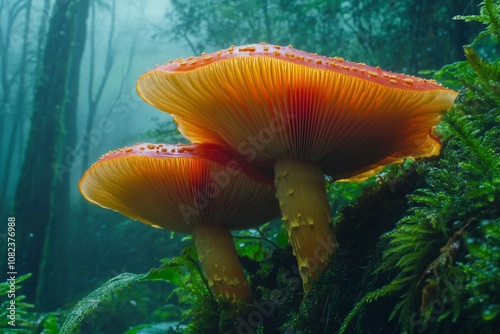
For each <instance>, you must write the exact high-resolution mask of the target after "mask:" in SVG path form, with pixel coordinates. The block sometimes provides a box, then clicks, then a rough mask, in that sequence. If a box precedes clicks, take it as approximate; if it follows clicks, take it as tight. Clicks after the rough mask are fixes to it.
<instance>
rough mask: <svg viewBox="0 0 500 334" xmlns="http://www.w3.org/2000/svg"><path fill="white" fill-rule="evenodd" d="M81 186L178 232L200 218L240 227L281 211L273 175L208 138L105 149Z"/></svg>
mask: <svg viewBox="0 0 500 334" xmlns="http://www.w3.org/2000/svg"><path fill="white" fill-rule="evenodd" d="M79 188H80V191H81V193H82V194H83V196H84V197H85V199H87V200H88V201H89V202H92V203H95V204H97V205H100V206H102V207H105V208H109V209H112V210H115V211H118V212H120V213H122V214H124V215H126V216H128V217H130V218H132V219H136V220H139V221H141V222H143V223H146V224H150V225H153V226H155V227H161V228H165V229H168V230H171V231H175V232H179V233H191V230H192V228H193V226H194V224H200V223H201V224H220V225H226V226H228V227H229V229H232V230H236V229H244V228H248V227H252V226H258V225H260V224H262V223H264V222H266V221H268V220H270V219H273V218H275V217H277V216H278V215H279V207H278V204H277V200H276V198H275V195H276V190H275V189H274V185H273V180H272V178H271V177H270V176H268V175H266V174H264V173H262V172H260V171H258V170H256V169H254V168H253V167H251V166H249V165H248V163H246V162H245V161H244V160H243V159H241V158H239V157H235V156H233V155H231V154H229V153H228V152H227V151H226V150H224V149H223V148H222V147H220V146H218V145H215V144H209V143H208V144H190V145H167V144H150V143H141V144H136V145H133V146H130V147H125V148H122V149H119V150H116V151H112V152H109V153H107V154H106V155H104V156H103V157H101V158H100V159H99V160H98V161H97V162H96V163H95V164H94V165H92V167H90V168H89V170H87V172H86V173H85V174H84V175H83V177H82V179H81V180H80V183H79Z"/></svg>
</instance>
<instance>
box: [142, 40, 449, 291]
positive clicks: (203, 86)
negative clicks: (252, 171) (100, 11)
mask: <svg viewBox="0 0 500 334" xmlns="http://www.w3.org/2000/svg"><path fill="white" fill-rule="evenodd" d="M137 91H138V93H139V94H140V95H141V96H142V98H143V99H144V100H145V101H146V102H148V103H150V104H151V105H153V106H155V107H157V108H159V109H161V110H163V111H166V112H168V113H170V114H172V115H173V117H174V119H175V120H176V122H177V123H178V125H179V130H180V132H181V133H182V134H183V135H185V136H186V137H187V138H188V139H190V140H191V141H193V142H211V143H217V144H220V145H225V146H227V147H229V148H230V149H232V150H233V151H235V152H237V153H239V154H240V155H242V156H244V157H245V158H246V160H247V161H249V162H251V163H252V164H254V165H255V166H258V167H260V168H274V172H275V185H276V188H277V197H278V199H279V204H280V207H281V212H282V220H283V222H284V224H285V225H286V228H287V232H288V236H289V239H290V242H291V244H292V247H293V250H294V254H295V256H296V258H297V262H298V265H299V269H300V271H301V276H302V279H303V283H304V288H305V290H308V289H309V287H310V282H311V281H312V280H314V279H315V278H316V277H317V275H318V273H319V271H320V270H322V269H323V268H324V266H325V265H326V263H327V261H328V257H329V256H330V255H331V254H333V253H334V250H335V247H336V246H335V244H336V242H335V235H334V231H333V229H332V226H331V214H330V207H329V205H328V201H327V196H326V191H325V183H324V174H328V175H330V176H331V177H332V178H333V179H335V180H345V179H351V180H355V181H359V180H363V179H366V178H367V177H369V176H371V175H374V174H375V173H377V172H378V171H380V170H381V169H382V168H383V167H384V166H386V165H388V164H391V163H395V162H401V161H403V160H404V159H405V158H406V157H414V158H417V157H428V156H432V155H435V154H438V152H439V150H440V143H439V141H437V140H436V139H435V137H434V136H433V135H432V131H433V128H434V126H435V125H436V124H437V123H438V122H439V120H440V114H441V112H442V111H445V110H448V109H450V108H451V106H452V105H453V102H454V100H455V97H456V95H457V93H456V92H455V91H452V90H449V89H446V88H444V87H442V86H440V85H439V84H437V83H436V82H435V81H433V80H426V79H421V78H416V77H413V76H408V75H404V74H396V73H392V72H389V71H384V70H382V69H380V68H379V67H370V66H367V65H366V64H362V63H353V62H349V61H345V60H344V59H342V58H339V57H324V56H318V55H317V54H311V53H307V52H304V51H300V50H296V49H293V48H292V47H291V46H288V47H283V46H277V45H270V44H266V43H261V44H252V45H246V46H240V47H235V46H232V47H230V48H228V49H226V50H221V51H218V52H214V53H211V54H202V55H201V56H199V57H190V58H187V59H177V60H175V61H171V62H170V63H165V64H164V65H162V66H157V67H156V68H155V69H152V70H150V71H149V72H147V73H145V74H143V75H142V76H141V77H140V78H139V80H138V82H137Z"/></svg>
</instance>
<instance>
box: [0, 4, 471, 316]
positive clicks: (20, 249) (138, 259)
mask: <svg viewBox="0 0 500 334" xmlns="http://www.w3.org/2000/svg"><path fill="white" fill-rule="evenodd" d="M478 4H479V1H477V0H476V1H471V0H443V1H435V0H421V1H408V0H407V1H397V0H383V1H382V0H353V1H343V0H330V1H327V0H290V1H285V0H251V1H222V0H203V1H202V0H200V1H190V0H171V1H166V0H165V1H161V0H144V1H132V0H120V1H117V0H107V1H104V0H57V1H51V0H0V86H1V90H0V147H1V149H0V185H1V187H0V189H1V191H0V197H1V200H0V212H1V220H2V223H1V224H2V226H1V228H0V233H3V234H2V238H0V249H1V251H0V255H1V259H0V264H1V268H3V269H2V270H1V272H2V275H4V273H5V272H6V269H5V268H6V264H5V262H6V258H7V256H6V249H7V246H6V244H5V242H6V240H5V239H6V238H5V237H4V236H5V233H6V229H7V217H9V216H14V217H15V218H16V223H17V225H16V232H17V233H16V243H17V244H16V247H17V257H16V262H17V263H16V265H17V270H18V272H19V274H24V273H28V272H29V273H33V276H32V277H31V278H29V279H28V280H27V281H25V282H24V283H23V294H25V295H26V296H27V299H28V300H29V301H31V302H33V303H35V305H36V307H37V309H38V310H40V311H49V310H55V309H57V308H65V307H71V305H72V304H74V303H75V301H77V300H78V299H80V298H81V297H82V296H84V295H86V294H87V293H88V292H89V291H91V290H93V289H95V288H96V287H97V286H99V284H100V283H102V282H103V281H105V280H107V279H109V278H111V277H113V276H116V275H118V274H119V273H122V272H135V273H141V272H145V271H147V270H149V269H150V268H151V267H154V266H157V265H158V264H159V262H160V259H162V258H165V257H169V256H174V255H176V254H178V253H179V252H180V250H181V248H182V245H183V241H181V238H182V236H180V235H174V236H171V234H170V233H169V232H165V231H162V230H155V229H152V228H150V227H148V226H145V225H143V224H140V223H137V222H134V221H130V220H128V219H126V217H124V216H122V215H119V214H117V213H114V212H111V211H109V210H104V209H101V208H98V207H96V206H93V205H91V204H89V203H87V202H86V201H85V200H84V199H83V198H82V197H81V195H80V194H79V192H78V188H77V184H78V180H79V178H80V177H81V175H82V174H83V173H84V171H85V170H86V169H87V168H88V167H89V166H90V165H91V164H92V163H93V162H94V161H95V160H97V159H98V157H99V156H101V155H102V154H104V153H106V152H107V151H109V150H112V149H116V148H119V147H123V146H126V145H131V144H134V143H136V142H140V141H152V142H160V141H162V142H170V143H177V142H179V141H182V138H181V137H180V136H179V135H178V133H177V132H176V131H175V125H174V124H173V123H172V121H171V118H170V117H169V116H168V115H167V114H166V113H162V112H160V111H157V110H154V109H153V108H152V107H150V106H149V105H147V104H146V103H144V102H142V100H141V99H140V97H139V96H138V95H137V94H136V92H135V82H136V79H137V77H138V76H139V75H140V74H142V73H144V72H145V71H147V70H148V69H149V68H152V67H154V66H155V64H161V63H163V62H165V61H169V60H170V59H176V58H179V57H188V56H191V55H199V54H201V52H203V51H205V52H213V51H216V50H219V49H222V48H226V47H228V46H230V45H241V44H246V43H256V42H260V41H266V42H269V43H274V44H280V45H288V44H292V45H293V46H294V47H295V48H298V49H303V50H306V51H309V52H317V53H319V54H323V55H327V56H341V57H344V58H346V59H349V60H352V61H357V62H364V63H367V64H369V65H374V66H376V65H378V66H380V67H382V68H383V69H386V70H392V71H395V72H403V73H406V74H411V75H419V76H427V77H429V76H430V75H432V70H436V69H439V68H441V67H442V66H443V65H445V64H449V63H452V62H455V61H459V60H463V59H464V56H463V49H462V46H463V45H465V44H467V43H469V42H470V41H471V40H472V39H473V37H474V36H475V35H476V34H477V32H478V31H479V29H480V27H479V25H478V24H471V23H464V22H461V21H452V18H453V17H454V16H455V15H471V14H477V11H478V9H477V6H478ZM334 209H335V208H334ZM3 280H4V279H3V277H2V281H3ZM151 289H154V287H151ZM167 295H168V293H165V292H163V293H161V294H160V297H161V299H162V300H164V299H165V297H166V296H167ZM137 298H140V297H137Z"/></svg>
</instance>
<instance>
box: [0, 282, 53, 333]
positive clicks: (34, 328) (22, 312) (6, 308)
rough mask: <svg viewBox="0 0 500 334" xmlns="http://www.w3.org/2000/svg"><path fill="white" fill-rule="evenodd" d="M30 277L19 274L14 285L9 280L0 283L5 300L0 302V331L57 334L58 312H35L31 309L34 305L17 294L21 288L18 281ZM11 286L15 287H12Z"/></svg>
mask: <svg viewBox="0 0 500 334" xmlns="http://www.w3.org/2000/svg"><path fill="white" fill-rule="evenodd" d="M30 277H31V274H25V275H22V276H19V277H17V278H16V279H15V284H14V285H12V284H11V282H10V281H7V282H2V283H0V296H2V297H5V301H3V302H2V303H1V304H0V307H1V309H2V311H1V312H0V331H1V332H2V333H5V334H10V333H26V334H28V333H29V334H35V333H44V334H58V333H59V330H60V324H59V314H57V313H43V314H38V313H35V312H34V311H33V310H32V309H34V307H35V306H34V305H33V304H30V303H27V302H25V301H24V300H25V299H26V297H25V296H24V295H22V294H19V292H20V291H19V290H20V289H21V288H22V285H21V284H20V283H22V282H24V281H25V280H27V279H28V278H30ZM13 286H14V287H15V289H12V287H13ZM14 295H15V296H14ZM13 307H15V308H13ZM12 309H15V314H13V313H11V310H12ZM12 317H15V318H14V319H13V318H12Z"/></svg>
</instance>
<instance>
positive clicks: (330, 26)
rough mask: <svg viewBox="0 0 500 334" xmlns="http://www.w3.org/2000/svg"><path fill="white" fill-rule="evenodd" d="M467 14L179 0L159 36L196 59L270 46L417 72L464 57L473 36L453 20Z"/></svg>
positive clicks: (336, 4) (363, 4) (374, 5)
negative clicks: (179, 44) (219, 52)
mask: <svg viewBox="0 0 500 334" xmlns="http://www.w3.org/2000/svg"><path fill="white" fill-rule="evenodd" d="M467 10H470V11H475V10H476V9H475V8H474V7H473V6H470V1H469V0H444V1H439V2H436V1H434V0H422V1H418V2H415V1H378V0H363V1H329V0H309V1H303V0H290V1H283V0H266V1H262V0H251V1H244V2H242V1H236V0H231V1H217V0H216V1H205V2H194V1H190V0H174V1H172V6H171V7H170V8H169V11H168V13H167V15H166V17H167V19H168V22H169V26H168V28H166V29H165V30H164V31H161V32H159V33H158V34H159V35H163V36H166V37H167V38H171V39H174V40H176V41H179V42H182V43H186V44H187V45H188V46H189V47H190V48H191V51H192V53H194V54H195V55H198V54H200V53H201V52H203V51H205V52H210V51H215V50H218V49H222V48H226V47H229V46H230V45H233V44H234V45H242V44H248V43H258V42H260V41H265V42H268V43H274V44H279V45H288V44H292V45H293V46H294V47H296V48H299V49H302V50H307V51H309V52H317V53H319V54H324V55H328V56H341V57H344V58H348V59H351V60H355V61H361V62H365V63H368V64H374V65H379V66H380V67H382V68H385V69H387V70H397V71H403V72H406V73H413V74H416V71H417V70H418V69H422V68H430V69H436V68H440V67H441V66H443V65H444V64H446V63H448V62H451V61H452V60H455V59H457V58H458V57H459V55H460V53H461V49H460V47H457V43H458V45H459V46H461V45H463V44H465V41H467V40H468V39H469V37H471V36H474V35H475V33H473V32H471V29H469V28H468V27H467V25H466V24H464V23H462V22H453V23H452V24H450V21H449V18H450V17H452V16H453V15H455V14H456V13H457V12H466V11H467ZM207 13H210V14H207ZM388 40H390V41H392V42H391V43H387V41H388ZM397 41H400V43H399V44H398V45H395V44H394V43H396V42H397ZM186 56H188V55H186Z"/></svg>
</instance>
